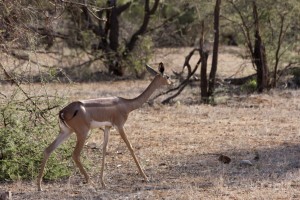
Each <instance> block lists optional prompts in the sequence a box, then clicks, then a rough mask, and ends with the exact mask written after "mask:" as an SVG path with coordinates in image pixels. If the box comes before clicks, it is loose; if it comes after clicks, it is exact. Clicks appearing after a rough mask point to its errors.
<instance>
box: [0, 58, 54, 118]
mask: <svg viewBox="0 0 300 200" xmlns="http://www.w3.org/2000/svg"><path fill="white" fill-rule="evenodd" d="M0 67H1V69H2V70H3V72H4V74H5V76H6V77H7V78H9V81H10V82H11V83H12V84H15V85H16V86H17V87H18V88H19V89H20V91H21V92H22V93H23V94H24V95H25V97H26V98H27V99H28V100H29V101H30V102H31V103H32V105H33V106H34V107H36V108H37V109H38V110H39V113H41V112H42V110H41V109H40V108H39V106H38V105H37V104H36V103H35V102H34V101H33V100H32V98H31V97H29V95H28V94H27V93H26V92H25V91H24V90H23V88H22V87H21V85H20V84H19V83H18V82H17V81H16V80H15V78H13V77H12V76H11V75H10V74H9V73H8V72H7V71H6V69H5V68H4V66H3V65H2V63H0ZM41 116H42V118H43V119H44V120H45V121H46V122H49V121H48V120H47V118H45V117H44V116H43V115H41Z"/></svg>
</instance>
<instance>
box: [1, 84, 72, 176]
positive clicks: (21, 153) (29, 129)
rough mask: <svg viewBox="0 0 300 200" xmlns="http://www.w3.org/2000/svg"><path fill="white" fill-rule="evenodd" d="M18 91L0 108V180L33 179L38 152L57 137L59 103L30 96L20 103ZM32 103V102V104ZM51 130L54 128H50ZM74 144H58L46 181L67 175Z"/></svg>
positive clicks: (49, 165) (20, 97) (38, 157)
mask: <svg viewBox="0 0 300 200" xmlns="http://www.w3.org/2000/svg"><path fill="white" fill-rule="evenodd" d="M22 97H24V96H23V95H22V92H21V91H20V90H19V89H16V90H14V93H13V95H11V96H10V98H9V99H3V101H1V106H0V120H1V121H0V126H1V129H0V180H20V179H35V177H36V175H37V173H38V171H39V165H40V163H41V160H42V155H43V154H42V152H43V150H44V148H45V147H46V146H48V145H49V144H50V143H51V142H52V141H53V139H54V138H55V137H56V135H57V134H58V126H57V118H56V117H55V113H56V112H57V109H52V108H56V107H57V106H58V105H59V104H61V103H62V100H61V99H59V98H57V97H53V98H49V97H48V98H46V99H45V98H40V97H30V98H31V100H27V101H26V99H25V100H24V99H23V98H22ZM33 102H34V103H33ZM53 127H55V128H53ZM72 146H74V141H73V142H72V141H71V142H68V143H67V144H66V145H62V147H61V148H59V149H58V150H57V151H56V152H55V153H54V154H53V156H51V157H50V159H49V161H48V165H47V167H48V169H49V171H48V172H47V173H46V174H45V178H46V179H57V178H62V177H66V176H68V175H70V173H71V170H70V168H69V167H68V165H66V162H70V156H71V151H72Z"/></svg>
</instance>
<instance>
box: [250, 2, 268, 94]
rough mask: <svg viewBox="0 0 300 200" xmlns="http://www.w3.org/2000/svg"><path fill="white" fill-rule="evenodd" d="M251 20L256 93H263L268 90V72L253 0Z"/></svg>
mask: <svg viewBox="0 0 300 200" xmlns="http://www.w3.org/2000/svg"><path fill="white" fill-rule="evenodd" d="M253 18H254V28H255V34H254V39H255V43H254V52H253V59H254V63H255V65H256V68H257V91H258V92H263V91H264V90H265V89H266V88H268V83H269V70H268V66H267V59H266V51H265V47H264V44H263V41H262V39H261V36H260V33H259V19H258V13H257V6H256V1H255V0H254V1H253Z"/></svg>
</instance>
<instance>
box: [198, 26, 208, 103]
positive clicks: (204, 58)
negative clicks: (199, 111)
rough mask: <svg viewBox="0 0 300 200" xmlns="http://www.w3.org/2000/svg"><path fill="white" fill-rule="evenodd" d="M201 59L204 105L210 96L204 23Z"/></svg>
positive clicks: (201, 85)
mask: <svg viewBox="0 0 300 200" xmlns="http://www.w3.org/2000/svg"><path fill="white" fill-rule="evenodd" d="M199 53H200V57H201V68H200V78H201V82H200V90H201V100H202V102H203V103H208V102H209V95H208V89H207V88H208V87H207V85H208V83H207V59H208V55H209V53H208V50H206V49H205V48H204V21H202V23H201V36H200V49H199Z"/></svg>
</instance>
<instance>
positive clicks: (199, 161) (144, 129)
mask: <svg viewBox="0 0 300 200" xmlns="http://www.w3.org/2000/svg"><path fill="white" fill-rule="evenodd" d="M234 50H236V49H231V50H230V51H227V50H226V51H225V50H224V49H223V50H222V51H221V54H220V58H219V60H220V61H219V71H218V77H219V78H225V77H228V76H231V75H232V74H234V73H236V72H239V73H237V74H236V76H243V75H246V74H250V73H252V71H251V68H249V67H246V68H243V67H240V66H241V65H242V64H243V63H244V61H242V60H239V59H238V57H236V55H235V54H234V53H232V52H233V51H234ZM186 52H188V49H167V50H166V49H164V50H160V51H158V53H157V54H156V56H155V57H154V59H153V61H152V62H153V63H155V62H157V61H163V62H165V65H166V68H167V72H169V73H170V72H171V68H175V69H176V68H178V70H179V69H180V67H181V63H183V59H184V56H185V55H186V54H187V53H186ZM245 65H247V63H246V64H245ZM149 83H150V79H147V80H121V81H103V82H97V83H83V84H78V83H72V84H60V83H56V84H55V83H52V84H46V85H42V86H41V84H31V85H27V86H24V88H25V89H26V91H28V92H29V91H32V90H35V92H37V91H44V90H45V88H46V90H47V93H48V94H53V95H58V96H61V97H63V98H65V99H66V101H72V100H75V99H85V98H96V97H102V96H111V95H117V96H123V97H134V96H136V95H138V94H139V93H141V92H142V91H143V90H144V88H145V87H146V86H147V85H148V84H149ZM12 87H14V86H11V85H8V84H3V85H1V92H2V93H5V92H8V93H9V90H10V89H12ZM42 88H43V89H42ZM187 90H188V91H187V92H186V94H184V95H182V96H180V97H179V98H178V99H176V102H175V103H174V104H173V105H164V106H163V105H160V104H156V103H155V104H154V105H152V106H149V105H144V106H143V107H142V108H140V109H138V110H136V111H134V112H133V113H131V115H130V117H129V119H128V122H127V124H126V126H125V128H126V132H127V134H128V137H129V140H130V141H131V143H132V145H133V147H134V149H135V152H136V154H137V156H138V157H139V159H140V161H141V164H142V166H143V167H144V169H145V173H146V174H147V175H148V176H149V178H150V182H148V183H146V182H144V181H143V179H142V177H141V176H140V175H139V174H138V172H137V169H136V166H135V163H134V162H133V160H132V158H131V156H130V153H129V152H128V150H127V148H126V145H125V144H124V142H123V141H122V140H121V138H120V137H119V135H118V133H117V132H116V131H112V133H111V137H110V143H109V154H108V156H107V161H106V169H105V179H106V181H107V185H108V188H107V189H102V188H101V185H100V183H99V172H100V159H101V141H102V131H101V130H93V131H92V133H91V136H90V137H89V139H88V143H87V145H86V146H85V148H84V150H83V153H82V154H83V157H84V162H85V164H86V165H87V166H88V167H87V168H88V172H89V174H90V176H91V179H92V182H93V183H91V184H88V185H85V184H82V181H83V177H82V176H81V175H80V174H79V171H78V169H77V168H75V167H74V166H73V162H72V160H71V158H70V159H69V160H68V162H66V163H61V165H64V166H69V167H70V168H71V169H72V171H71V175H70V176H69V177H68V178H63V179H59V180H55V181H45V182H44V190H45V191H44V192H37V189H36V184H35V180H32V181H14V182H2V183H1V184H0V191H8V190H9V191H12V195H13V199H299V198H300V192H299V188H300V173H299V172H300V171H299V169H300V159H299V155H300V146H299V141H300V124H299V122H298V121H299V118H300V114H299V113H300V112H299V110H300V107H299V105H300V104H299V103H300V98H299V97H300V92H299V91H298V90H279V89H276V90H271V91H269V92H267V93H265V94H252V95H242V96H236V95H229V94H226V93H223V95H220V96H218V98H217V99H216V100H217V105H216V106H211V105H203V104H196V103H194V102H195V100H196V99H197V98H199V95H198V92H199V88H198V87H189V88H188V89H187ZM53 129H55V130H57V124H56V125H55V128H53ZM27 134H30V132H28V133H27ZM56 135H57V132H56V131H53V135H51V138H55V136H56ZM45 137H46V136H45ZM47 137H49V136H48V135H47ZM71 140H73V141H74V140H75V137H72V138H71ZM42 145H44V147H45V146H46V145H47V144H44V143H43V144H42ZM44 147H43V148H44ZM220 154H222V155H226V156H229V157H230V158H231V159H232V161H231V162H230V163H229V164H223V163H222V162H220V161H218V157H219V155H220ZM257 155H258V158H257ZM255 158H256V159H255ZM241 160H250V161H251V162H252V163H253V165H252V166H244V165H241V164H240V161H241ZM33 178H34V177H33Z"/></svg>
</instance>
